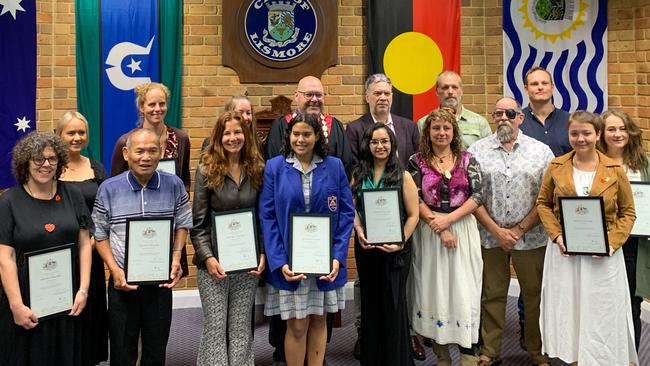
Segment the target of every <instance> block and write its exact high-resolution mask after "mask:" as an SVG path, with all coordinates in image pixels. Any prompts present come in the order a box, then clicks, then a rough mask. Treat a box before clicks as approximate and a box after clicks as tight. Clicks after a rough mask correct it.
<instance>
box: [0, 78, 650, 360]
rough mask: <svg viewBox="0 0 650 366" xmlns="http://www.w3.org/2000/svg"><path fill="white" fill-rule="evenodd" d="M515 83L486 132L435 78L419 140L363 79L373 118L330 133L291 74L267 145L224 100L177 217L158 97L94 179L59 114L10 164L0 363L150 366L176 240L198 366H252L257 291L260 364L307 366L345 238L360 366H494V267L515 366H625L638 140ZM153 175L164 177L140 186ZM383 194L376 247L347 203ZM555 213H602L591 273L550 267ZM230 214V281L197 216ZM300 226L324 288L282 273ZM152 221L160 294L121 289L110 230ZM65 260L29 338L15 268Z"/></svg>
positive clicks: (499, 321) (79, 122) (237, 100)
mask: <svg viewBox="0 0 650 366" xmlns="http://www.w3.org/2000/svg"><path fill="white" fill-rule="evenodd" d="M524 84H525V88H526V90H527V92H528V96H529V99H530V104H529V106H527V107H526V108H523V109H522V107H521V106H520V105H519V103H518V102H517V101H516V100H514V99H513V98H510V97H502V98H500V99H499V100H497V101H496V103H495V106H494V109H493V111H492V113H491V117H492V122H493V123H494V125H495V128H496V130H495V132H494V133H492V132H491V130H490V127H489V124H488V122H487V120H486V119H485V118H483V117H481V116H480V115H479V114H476V113H474V112H471V111H469V110H468V109H466V108H465V107H464V106H463V104H462V96H463V90H462V81H461V78H460V76H459V75H458V74H457V73H455V72H453V71H445V72H443V73H441V74H440V75H439V76H438V79H437V82H436V91H437V94H438V97H439V98H440V102H441V106H440V108H439V109H436V110H434V111H432V112H431V113H429V114H428V115H426V116H425V117H423V118H422V119H421V120H420V121H418V123H415V122H413V121H410V120H408V119H406V118H403V117H400V116H397V115H395V114H392V113H391V104H392V96H393V90H392V85H391V81H390V79H389V78H388V77H386V76H385V75H383V74H374V75H370V76H369V77H368V79H367V80H366V83H365V90H366V93H365V98H366V101H367V103H368V107H369V111H368V113H367V114H365V115H364V116H362V117H361V118H359V119H358V120H355V121H352V122H350V123H348V125H347V126H346V127H344V125H343V123H341V122H340V121H339V120H338V119H336V118H334V117H333V116H331V115H328V114H326V113H325V112H324V100H325V93H324V89H323V86H322V84H321V82H320V80H319V79H318V78H315V77H313V76H307V77H305V78H303V79H301V80H300V82H299V83H298V86H297V89H296V91H295V93H294V100H295V103H296V107H297V108H296V110H295V111H294V112H292V113H290V114H288V115H286V116H281V117H279V118H277V119H276V120H275V121H274V122H273V124H272V126H271V129H270V131H269V135H268V138H267V140H266V141H264V142H263V143H262V142H260V141H259V140H258V138H257V133H256V124H255V121H254V118H253V111H252V105H251V102H250V100H248V99H247V98H246V97H233V98H232V99H231V101H230V102H229V103H228V105H227V106H226V108H225V109H226V111H225V112H224V113H223V114H221V115H220V116H219V118H218V119H217V121H216V123H215V125H214V127H213V129H212V132H211V134H210V137H209V138H207V139H206V141H205V142H204V144H203V146H202V148H201V154H200V158H199V165H198V167H197V169H196V175H195V179H194V195H193V201H192V202H191V203H190V199H189V195H188V191H189V189H190V169H189V156H190V153H189V149H190V141H189V137H188V135H187V133H186V132H184V131H183V130H182V129H177V128H173V127H171V126H169V125H167V124H166V123H165V115H166V112H167V100H168V99H169V91H168V90H167V88H166V87H165V86H164V85H162V84H158V83H147V84H144V85H141V86H139V87H138V88H136V94H137V98H136V105H137V107H138V110H139V111H140V115H141V121H140V125H139V126H138V127H137V128H135V129H134V130H132V131H130V132H128V133H126V134H124V135H123V136H122V137H121V138H120V139H119V140H118V141H117V143H116V145H115V149H114V154H113V160H112V163H111V174H110V175H111V177H110V178H107V177H106V172H105V170H104V168H103V166H102V165H101V163H99V162H97V161H94V160H90V159H88V158H86V157H84V156H83V155H81V151H82V149H83V148H84V147H85V146H86V145H87V144H88V136H89V131H88V123H87V121H86V119H85V118H84V117H83V116H82V115H81V114H79V113H77V112H68V113H66V114H64V116H63V117H62V118H61V120H60V122H59V124H58V126H57V128H56V134H55V135H51V134H45V133H32V134H30V135H28V136H27V137H25V138H24V139H22V140H21V141H20V142H19V143H18V144H17V145H16V147H15V149H14V154H13V171H14V173H15V175H16V179H17V181H18V182H19V184H18V185H17V186H16V187H13V188H11V189H9V190H8V191H7V192H5V193H4V194H3V195H2V196H0V216H1V217H3V220H1V222H0V279H1V281H2V287H1V288H0V308H2V311H0V333H2V334H3V337H0V364H3V365H5V364H6V365H42V364H61V365H93V364H97V363H98V362H101V361H103V360H106V359H107V358H108V355H109V352H108V350H109V342H108V338H109V336H110V362H111V364H115V365H135V364H136V363H137V362H138V360H139V362H140V364H141V365H164V363H165V349H166V346H167V342H168V339H169V332H170V326H171V318H172V294H171V288H172V287H174V285H176V283H177V282H178V281H179V280H180V278H182V277H183V276H185V275H187V273H188V268H187V263H186V259H187V256H186V255H185V253H184V250H185V244H186V241H187V238H188V236H189V237H190V238H191V242H192V245H193V246H194V255H193V257H192V261H193V264H194V265H195V266H196V267H197V283H198V288H199V294H200V297H201V303H202V309H203V314H204V317H203V331H202V335H201V343H200V346H199V352H198V357H197V364H198V365H254V363H255V362H254V354H253V346H252V345H253V333H254V332H253V330H254V327H253V326H252V313H253V308H254V303H255V293H256V291H257V287H258V283H259V279H260V278H262V279H263V280H264V282H265V283H266V299H265V305H264V313H265V315H267V316H268V317H269V319H270V323H269V324H270V325H269V327H270V328H269V343H270V344H271V345H272V346H273V347H274V348H275V350H274V353H273V360H274V364H277V365H280V364H286V365H289V366H298V365H303V364H307V365H312V366H315V365H318V366H320V365H323V364H324V362H325V359H324V356H325V351H326V347H327V342H328V341H329V339H330V337H331V335H332V314H334V313H336V312H338V311H340V310H342V309H344V308H345V305H346V302H345V300H346V299H345V292H344V285H345V284H346V283H347V281H348V276H347V273H348V269H347V264H348V261H347V255H348V243H349V240H350V238H351V237H353V240H354V252H355V259H356V262H357V272H358V279H357V280H356V282H355V296H354V301H355V309H354V312H355V316H356V318H357V321H356V322H355V324H356V326H357V329H358V341H357V344H356V345H355V349H354V353H355V356H356V357H358V358H359V359H360V361H361V364H362V365H391V366H393V365H412V364H414V361H413V360H414V359H418V360H422V359H424V358H425V357H426V354H425V352H424V348H423V345H422V343H424V344H425V345H427V344H429V345H430V346H431V347H433V351H434V353H435V354H436V356H437V359H438V361H437V362H438V363H437V364H438V365H440V366H445V365H451V357H450V353H449V346H450V345H454V344H455V345H457V346H458V347H459V351H460V354H461V365H462V366H469V365H472V366H473V365H481V366H488V365H498V364H500V363H501V360H500V353H501V343H502V337H503V331H504V328H505V307H506V301H507V296H508V288H509V285H510V263H512V266H513V267H514V270H515V272H516V274H517V279H518V282H519V285H520V288H521V299H520V310H521V311H520V318H521V319H520V324H521V333H522V346H523V347H524V348H525V350H526V351H527V352H528V354H529V356H530V360H531V362H532V363H533V364H536V365H550V359H551V358H555V357H557V358H560V359H562V360H563V361H565V362H569V363H578V364H581V365H634V364H636V365H638V358H637V353H636V350H637V349H638V345H639V340H640V330H641V324H640V304H641V301H642V298H641V297H642V296H648V295H649V294H650V282H649V281H648V278H650V271H649V270H648V267H647V266H646V265H645V262H646V261H647V260H648V258H650V247H648V246H647V245H643V244H640V243H639V242H642V243H645V242H646V241H647V239H646V238H637V237H630V236H629V234H630V231H631V229H632V225H633V223H634V220H635V211H634V202H633V197H632V193H631V188H630V184H629V181H650V173H649V172H650V170H649V168H648V160H647V158H646V154H645V152H644V151H643V148H642V143H641V132H640V129H639V128H638V126H636V125H635V124H634V122H633V121H632V120H631V118H630V117H629V116H628V115H627V114H625V113H623V112H620V111H614V110H610V111H607V112H605V113H603V114H602V115H601V116H598V115H595V114H593V113H590V112H586V111H576V112H574V113H572V114H569V113H568V112H565V111H562V110H560V109H557V108H555V107H554V106H553V105H552V101H551V97H552V91H553V83H552V80H551V75H550V74H549V73H548V72H547V71H546V70H545V69H543V68H540V67H534V68H532V69H531V70H530V71H528V73H527V74H526V76H525V78H524ZM162 159H168V160H172V161H173V162H174V164H173V166H174V168H175V173H176V174H172V173H167V172H164V171H161V170H158V165H159V162H160V161H161V160H162ZM385 188H391V189H397V191H398V192H399V198H400V205H399V210H400V211H401V213H400V217H401V220H402V221H401V224H402V226H403V234H404V240H403V241H400V242H395V243H387V244H382V245H375V244H371V243H370V242H369V241H368V238H367V237H366V234H367V228H364V223H365V219H364V217H365V212H364V209H363V205H362V204H361V199H362V195H363V192H364V191H367V190H375V189H385ZM562 196H601V197H603V202H604V211H605V212H604V215H605V219H606V222H607V231H608V239H609V245H610V250H609V253H608V254H609V255H608V256H602V257H592V256H568V255H566V253H565V252H566V247H565V245H564V239H563V237H562V227H561V225H560V213H559V212H560V207H559V203H558V197H562ZM243 209H254V210H255V211H254V212H256V214H257V218H256V219H257V230H258V232H259V235H258V253H259V258H257V260H258V261H257V263H258V265H257V268H253V269H252V270H250V271H248V272H245V273H242V272H238V273H229V272H227V271H226V270H225V269H224V267H223V266H222V265H221V263H220V262H219V259H218V253H217V251H216V243H215V240H216V239H215V237H216V235H215V233H213V232H212V231H213V228H214V226H213V224H212V217H213V215H214V213H228V212H231V211H235V210H243ZM302 213H314V214H322V215H327V216H328V217H329V218H330V222H331V259H332V261H331V264H330V268H331V271H330V273H328V274H323V275H319V276H313V275H306V274H304V273H300V272H298V271H294V270H293V269H292V268H291V261H290V253H291V239H290V237H291V233H290V231H291V216H292V214H302ZM167 217H171V218H172V223H173V235H172V237H173V240H172V243H170V245H171V247H172V256H171V258H172V260H171V268H170V279H169V281H168V282H166V283H163V284H160V285H146V284H144V285H143V284H141V285H135V284H132V283H128V282H127V280H126V276H125V254H126V253H125V251H126V248H125V245H126V226H127V221H128V220H129V219H132V218H167ZM65 243H74V248H75V255H74V263H75V266H74V268H75V273H74V276H75V281H74V286H75V288H74V293H75V296H74V304H73V306H72V309H71V310H70V312H69V314H68V315H66V316H60V317H56V318H52V319H47V320H43V321H39V319H38V318H37V316H36V315H35V314H34V313H33V312H32V310H31V309H30V308H29V306H28V303H27V301H26V294H27V291H28V289H27V284H26V281H27V276H28V274H27V268H26V261H25V256H26V255H27V254H29V253H31V252H34V251H37V250H42V249H47V248H52V247H56V246H58V245H61V244H65ZM646 244H647V243H646ZM619 249H622V250H619ZM637 261H638V262H639V263H642V265H639V266H637V265H636V264H637ZM104 266H106V268H108V270H109V272H110V277H109V278H108V291H107V294H108V296H106V287H105V281H106V279H105V278H104ZM107 299H108V301H107ZM139 344H140V346H139Z"/></svg>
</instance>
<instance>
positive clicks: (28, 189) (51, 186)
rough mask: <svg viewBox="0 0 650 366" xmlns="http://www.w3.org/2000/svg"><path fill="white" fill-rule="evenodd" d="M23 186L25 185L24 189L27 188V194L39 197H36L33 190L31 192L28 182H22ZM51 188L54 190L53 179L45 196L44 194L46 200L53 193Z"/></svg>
mask: <svg viewBox="0 0 650 366" xmlns="http://www.w3.org/2000/svg"><path fill="white" fill-rule="evenodd" d="M23 187H25V189H26V190H27V193H29V195H30V196H32V198H36V199H39V198H38V197H36V195H35V194H34V192H32V190H31V189H30V188H29V184H28V183H25V184H23ZM53 190H54V181H52V184H51V185H50V191H49V192H48V193H47V196H46V197H47V199H48V200H49V199H51V198H52V196H53V195H54V193H53V192H52V191H53Z"/></svg>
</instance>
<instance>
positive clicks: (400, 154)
mask: <svg viewBox="0 0 650 366" xmlns="http://www.w3.org/2000/svg"><path fill="white" fill-rule="evenodd" d="M391 118H392V119H393V127H394V128H395V137H396V138H397V158H398V159H399V162H400V163H401V164H402V168H404V169H406V167H407V166H408V161H409V158H410V157H411V155H413V154H415V153H416V152H418V151H420V132H419V131H418V126H417V125H416V124H415V123H414V122H413V121H411V120H410V119H408V118H404V117H400V116H398V115H396V114H392V113H391ZM374 124H375V121H374V120H373V119H372V116H371V115H370V114H369V113H368V114H364V115H363V116H361V117H360V118H359V119H357V120H354V121H352V122H350V123H349V124H348V126H347V128H346V129H345V134H346V135H347V137H348V143H349V144H350V150H352V161H353V165H356V164H357V160H359V152H360V151H361V139H362V138H363V134H364V133H365V132H366V130H367V129H368V128H370V127H372V126H373V125H374Z"/></svg>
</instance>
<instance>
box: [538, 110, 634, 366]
mask: <svg viewBox="0 0 650 366" xmlns="http://www.w3.org/2000/svg"><path fill="white" fill-rule="evenodd" d="M568 131H569V143H570V144H571V147H573V151H571V152H569V153H567V154H565V155H562V156H559V157H557V158H555V159H553V160H552V161H551V163H550V164H549V167H548V169H547V170H546V172H545V173H544V178H543V180H542V186H541V188H540V191H539V195H538V197H537V211H538V213H539V218H540V220H541V221H542V224H543V225H544V228H545V229H546V232H547V233H548V236H549V240H550V241H552V242H553V243H554V244H555V245H550V243H549V245H548V246H547V249H546V256H545V259H544V273H543V282H542V295H541V305H540V328H541V335H542V346H543V350H542V351H543V352H545V353H547V354H548V355H549V356H550V357H557V358H560V359H561V360H563V361H564V362H567V363H572V362H577V363H578V364H580V365H628V363H629V364H630V365H633V364H638V362H639V361H638V358H637V353H636V351H635V349H634V326H633V324H632V316H631V311H630V297H629V293H628V284H627V277H626V274H625V263H624V259H623V253H622V251H620V250H618V249H620V247H621V246H622V245H623V244H624V243H625V241H626V240H627V238H628V235H629V233H630V230H631V229H632V225H633V223H634V219H635V213H634V202H633V198H632V190H631V188H630V183H629V182H628V180H627V177H626V174H625V170H624V169H623V167H622V166H621V165H620V164H618V163H616V162H615V161H614V160H612V159H610V158H609V157H607V156H606V155H605V154H603V153H601V152H599V151H598V150H596V143H597V141H598V139H599V137H600V134H601V131H602V121H601V118H600V117H599V116H597V115H595V114H593V113H591V112H586V111H576V112H574V113H572V114H571V116H570V118H569V123H568ZM578 197H584V198H588V197H599V198H600V200H601V202H602V206H600V207H601V208H600V209H595V208H594V207H591V206H590V205H589V204H588V201H584V202H583V203H580V201H579V200H576V198H578ZM569 199H572V202H573V203H572V204H571V207H572V208H573V209H572V211H571V212H568V211H567V210H564V209H563V207H562V206H563V205H565V204H566V202H571V201H569ZM576 202H577V203H576ZM597 207H598V206H597ZM562 211H564V212H562ZM601 217H603V218H604V222H603V223H600V222H601V221H602V219H601ZM562 222H563V223H562ZM580 222H585V223H582V224H580ZM589 222H593V223H594V224H595V223H600V225H605V227H604V228H603V231H602V232H604V233H605V235H604V238H598V237H595V236H594V233H597V232H598V229H599V228H598V227H595V226H594V224H590V223H589ZM565 237H566V238H569V237H573V238H579V239H578V240H574V242H571V240H567V239H565ZM594 239H600V240H594ZM603 240H604V242H605V243H609V245H608V249H609V250H608V255H607V256H592V255H571V256H568V255H566V252H567V250H568V251H570V252H576V251H580V252H585V251H587V250H589V249H590V248H589V247H590V245H591V243H595V244H597V245H598V246H600V244H598V243H599V241H600V243H603ZM572 246H573V247H574V249H571V247H572ZM575 247H579V248H582V249H580V250H575Z"/></svg>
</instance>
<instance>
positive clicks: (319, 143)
mask: <svg viewBox="0 0 650 366" xmlns="http://www.w3.org/2000/svg"><path fill="white" fill-rule="evenodd" d="M300 122H302V123H306V124H308V125H309V126H310V127H311V128H312V129H313V130H314V134H315V135H316V144H315V145H314V154H316V155H318V156H320V157H321V158H324V157H325V156H327V155H328V154H329V146H327V142H326V141H325V140H326V139H325V135H324V134H323V126H321V121H320V118H319V116H318V115H316V114H312V113H304V112H301V113H298V114H296V115H295V116H294V117H293V118H292V119H291V121H289V123H287V129H286V130H285V132H284V148H283V149H282V154H283V155H284V156H285V157H287V156H289V155H291V130H293V126H295V125H296V123H300Z"/></svg>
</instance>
